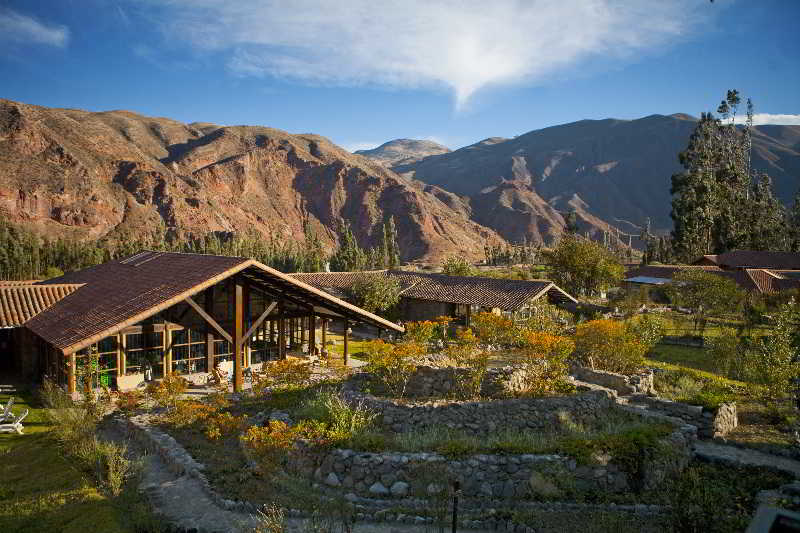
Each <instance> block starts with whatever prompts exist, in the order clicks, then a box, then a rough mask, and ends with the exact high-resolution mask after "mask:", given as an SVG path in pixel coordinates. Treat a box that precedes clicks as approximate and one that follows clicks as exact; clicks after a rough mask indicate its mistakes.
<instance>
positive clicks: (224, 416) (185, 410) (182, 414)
mask: <svg viewBox="0 0 800 533" xmlns="http://www.w3.org/2000/svg"><path fill="white" fill-rule="evenodd" d="M220 409H221V407H220V404H219V403H214V402H213V401H212V402H197V401H181V402H178V403H177V404H176V405H175V408H174V409H173V410H172V411H170V412H169V413H168V414H167V416H166V421H167V422H168V423H169V424H172V425H174V426H176V427H187V426H196V427H197V428H198V429H199V430H201V431H202V432H203V433H204V434H205V435H206V437H208V438H209V439H212V440H215V439H218V438H220V437H222V436H229V435H233V434H235V433H237V432H239V431H242V430H243V429H244V427H245V425H246V423H247V417H246V416H244V415H243V416H240V417H237V416H234V415H232V414H230V413H226V412H222V411H221V410H220Z"/></svg>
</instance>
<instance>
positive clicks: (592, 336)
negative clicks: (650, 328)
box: [575, 319, 647, 373]
mask: <svg viewBox="0 0 800 533" xmlns="http://www.w3.org/2000/svg"><path fill="white" fill-rule="evenodd" d="M645 352H647V346H646V345H645V344H644V343H643V342H642V341H641V340H640V339H639V338H638V337H637V336H636V335H635V334H633V333H632V332H631V331H629V330H628V328H626V327H625V324H623V323H622V322H617V321H615V320H608V319H604V320H592V321H591V322H586V323H585V324H580V325H579V326H578V327H577V330H576V332H575V353H576V355H577V356H578V360H579V361H580V362H581V363H582V364H585V365H589V366H590V367H591V368H593V369H599V370H606V371H608V372H620V373H630V372H635V371H637V370H638V369H639V368H641V366H642V365H643V364H644V354H645Z"/></svg>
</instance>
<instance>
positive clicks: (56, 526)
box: [0, 392, 158, 533]
mask: <svg viewBox="0 0 800 533" xmlns="http://www.w3.org/2000/svg"><path fill="white" fill-rule="evenodd" d="M14 397H15V403H14V412H15V413H18V412H19V411H20V410H21V409H24V408H27V409H30V414H29V415H28V417H27V418H26V419H25V420H24V421H23V426H24V432H25V434H24V435H16V434H0V531H2V532H3V533H12V532H20V533H22V532H30V533H39V532H42V531H48V532H53V533H55V532H64V533H70V532H75V533H82V532H85V531H95V532H98V533H100V532H103V533H106V532H108V533H116V532H120V533H133V532H143V531H157V530H158V529H153V528H152V524H151V523H149V521H151V520H152V516H151V515H150V514H149V510H148V508H147V506H146V504H145V503H144V502H143V501H142V500H141V498H140V496H139V495H138V494H137V493H136V490H135V488H134V487H129V488H128V489H126V490H125V491H124V492H123V494H121V495H120V496H119V497H117V498H111V497H110V496H108V495H106V494H105V493H104V492H103V491H101V490H99V489H98V488H97V487H96V486H95V484H94V480H93V479H92V477H91V476H89V475H88V474H86V473H85V472H83V471H82V470H81V469H80V467H79V465H77V464H76V462H75V461H73V460H71V459H70V458H69V457H65V456H64V453H63V451H62V450H61V449H60V448H59V446H58V445H57V444H56V443H55V442H54V441H53V439H51V438H50V436H49V435H48V431H49V429H50V428H49V426H48V424H47V422H46V419H45V416H44V410H43V409H41V408H39V407H37V406H36V404H35V402H34V400H33V396H32V395H31V394H30V393H27V392H17V393H14ZM0 401H1V402H2V404H3V405H5V403H6V402H7V401H8V395H4V394H0ZM156 526H157V524H156Z"/></svg>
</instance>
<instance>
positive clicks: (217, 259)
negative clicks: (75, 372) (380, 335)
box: [26, 252, 402, 353]
mask: <svg viewBox="0 0 800 533" xmlns="http://www.w3.org/2000/svg"><path fill="white" fill-rule="evenodd" d="M245 269H247V270H248V272H247V275H248V276H251V277H253V278H254V279H255V278H259V277H260V278H262V279H263V280H264V281H265V282H266V281H267V280H271V283H272V284H273V285H274V286H275V287H279V289H278V290H293V291H296V292H298V293H301V294H303V296H305V297H306V298H307V299H311V300H314V301H315V302H321V304H322V305H324V306H327V307H328V308H331V309H335V310H336V311H337V312H339V311H341V312H343V313H347V314H350V315H351V316H358V317H359V318H363V319H365V320H368V321H371V322H373V323H376V324H379V325H381V326H382V327H388V328H391V329H396V330H398V331H402V328H401V327H400V326H398V325H396V324H393V323H391V322H388V321H386V320H384V319H382V318H380V317H377V316H375V315H372V314H370V313H367V312H366V311H364V310H363V309H360V308H358V307H355V306H353V305H351V304H348V303H346V302H342V301H341V300H338V299H337V298H334V297H332V296H330V295H328V294H325V293H323V292H321V291H319V290H317V289H315V288H313V287H311V286H308V285H306V284H305V283H302V282H300V281H297V280H294V279H292V278H290V277H289V276H287V275H286V274H283V273H282V272H278V271H277V270H274V269H271V268H269V267H266V266H264V265H262V264H261V263H259V262H257V261H255V260H253V259H247V258H244V257H223V256H215V255H202V254H183V253H166V252H142V253H139V254H136V255H134V256H131V257H129V258H126V259H122V260H118V261H111V262H109V263H104V264H102V265H97V266H93V267H90V268H86V269H84V270H80V271H78V272H71V273H69V274H66V275H64V276H61V277H60V278H56V279H53V280H48V281H46V282H42V285H49V284H64V283H85V284H86V285H85V286H84V287H83V288H81V290H80V291H77V292H76V293H75V294H73V295H72V296H71V297H70V298H67V299H65V300H63V301H61V302H59V303H58V304H56V305H53V306H52V307H50V308H49V309H48V310H47V311H45V312H43V313H41V314H39V315H37V316H36V317H34V318H33V319H32V320H30V321H29V322H28V323H27V324H26V326H27V327H28V328H29V329H30V330H32V331H33V332H34V333H36V334H37V335H38V336H39V337H41V338H42V339H44V340H45V341H47V342H49V343H50V344H52V345H53V346H55V347H56V348H58V349H60V350H62V351H63V352H64V353H70V352H72V351H75V350H80V349H82V348H84V347H85V346H88V345H90V344H92V343H93V342H96V341H97V340H100V339H102V338H104V337H106V336H108V335H111V334H113V333H115V332H116V331H118V330H120V329H122V328H124V327H126V326H128V325H132V324H135V323H137V322H140V321H141V320H144V319H145V318H148V317H150V316H152V315H154V314H156V313H158V312H159V311H161V310H163V309H166V308H167V307H171V306H173V305H175V304H176V303H178V302H180V301H182V300H184V299H185V298H186V297H187V296H191V295H193V294H196V293H199V292H200V291H202V290H204V289H206V288H207V287H210V286H212V285H214V284H216V283H218V282H219V281H221V280H223V279H226V278H228V277H230V276H232V275H233V274H236V273H238V272H242V271H244V270H245Z"/></svg>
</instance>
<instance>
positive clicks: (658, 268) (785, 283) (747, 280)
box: [625, 265, 800, 294]
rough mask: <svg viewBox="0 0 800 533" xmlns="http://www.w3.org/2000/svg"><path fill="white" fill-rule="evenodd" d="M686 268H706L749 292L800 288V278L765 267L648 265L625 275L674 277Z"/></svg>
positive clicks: (770, 292)
mask: <svg viewBox="0 0 800 533" xmlns="http://www.w3.org/2000/svg"><path fill="white" fill-rule="evenodd" d="M684 270H704V271H706V272H711V273H713V274H716V275H718V276H723V277H725V278H728V279H730V280H732V281H734V282H736V284H737V285H739V287H741V288H742V289H743V290H746V291H748V292H760V293H764V294H772V293H776V292H780V291H783V290H788V289H794V288H800V279H791V278H788V277H787V276H785V275H783V274H781V273H777V272H773V271H770V270H767V269H763V268H747V269H742V270H723V269H721V268H719V267H717V266H703V265H647V266H642V267H639V268H636V269H633V270H630V271H628V272H627V273H626V274H625V277H626V279H630V278H633V277H638V276H645V277H651V278H665V279H672V277H673V276H674V275H675V274H677V273H678V272H681V271H684Z"/></svg>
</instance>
